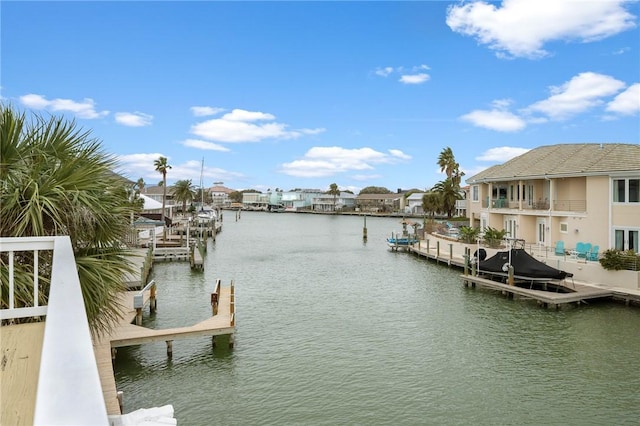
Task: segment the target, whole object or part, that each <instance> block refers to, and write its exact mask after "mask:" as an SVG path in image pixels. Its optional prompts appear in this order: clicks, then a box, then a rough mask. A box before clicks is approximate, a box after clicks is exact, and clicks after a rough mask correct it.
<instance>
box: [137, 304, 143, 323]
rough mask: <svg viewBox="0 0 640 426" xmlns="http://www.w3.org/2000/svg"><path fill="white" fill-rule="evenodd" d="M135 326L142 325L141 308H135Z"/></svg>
mask: <svg viewBox="0 0 640 426" xmlns="http://www.w3.org/2000/svg"><path fill="white" fill-rule="evenodd" d="M136 325H142V308H136Z"/></svg>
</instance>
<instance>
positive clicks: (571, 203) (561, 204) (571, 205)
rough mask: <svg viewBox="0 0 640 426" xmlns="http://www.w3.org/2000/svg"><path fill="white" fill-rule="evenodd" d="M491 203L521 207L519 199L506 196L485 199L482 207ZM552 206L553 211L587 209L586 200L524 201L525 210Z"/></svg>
mask: <svg viewBox="0 0 640 426" xmlns="http://www.w3.org/2000/svg"><path fill="white" fill-rule="evenodd" d="M489 204H491V208H492V209H515V210H518V209H519V208H520V203H519V202H518V201H510V200H507V199H506V198H493V199H491V200H489V199H485V200H483V201H482V208H485V209H486V208H488V206H489ZM549 207H552V210H553V211H571V212H585V211H587V201H586V200H552V202H551V203H549V201H548V200H542V201H535V202H531V203H529V202H528V201H523V202H522V209H523V210H549Z"/></svg>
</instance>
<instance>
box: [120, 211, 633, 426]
mask: <svg viewBox="0 0 640 426" xmlns="http://www.w3.org/2000/svg"><path fill="white" fill-rule="evenodd" d="M363 225H364V220H363V217H355V216H327V215H307V214H289V213H281V214H274V213H263V212H242V214H241V217H240V219H239V220H236V217H235V213H234V212H228V211H227V212H224V222H223V230H222V232H221V233H220V234H218V236H217V240H216V241H215V242H213V241H209V246H208V251H207V254H206V259H205V271H204V273H203V272H192V271H191V270H190V268H189V265H188V264H187V263H184V262H173V263H157V264H156V265H155V266H154V271H153V278H155V280H156V281H157V283H158V285H159V289H158V312H157V314H155V315H154V316H153V317H151V316H149V314H148V312H147V313H146V314H145V325H147V326H149V327H158V328H165V327H174V326H185V325H191V324H194V323H196V322H199V321H201V320H203V319H205V318H206V317H207V316H208V315H210V312H211V307H210V305H209V294H210V292H211V291H212V289H213V287H214V284H215V281H216V279H218V278H219V279H221V280H222V283H223V285H228V284H229V283H230V281H231V280H234V282H235V289H236V311H237V333H236V341H235V348H234V349H229V348H228V347H227V345H226V344H223V342H222V341H220V342H219V344H218V345H217V347H216V348H215V349H213V348H212V345H211V339H210V338H207V337H202V338H192V339H187V340H177V341H175V342H174V344H173V359H170V360H169V359H167V355H166V345H165V344H164V343H157V344H147V345H142V346H134V347H130V348H120V349H119V350H118V355H117V360H116V365H115V371H116V382H117V386H118V389H119V390H122V391H124V409H125V412H129V411H133V410H135V409H137V408H144V407H152V406H160V405H164V404H173V406H174V408H175V416H176V418H177V420H178V424H181V425H213V424H215V425H338V424H340V425H342V424H349V425H392V424H393V425H397V424H402V425H429V424H436V425H440V424H478V425H496V424H563V425H564V424H580V425H588V424H602V425H605V424H606V425H609V424H616V425H622V424H638V423H639V422H640V310H639V309H638V308H637V307H626V306H624V305H623V304H617V303H613V302H599V303H591V304H589V305H581V306H579V307H563V308H562V309H561V310H560V311H555V310H545V309H542V308H540V307H538V306H537V305H536V304H535V303H534V302H531V301H523V300H515V301H514V300H507V299H505V298H503V297H502V296H500V295H499V294H498V293H494V292H490V291H488V290H481V289H470V288H465V287H464V286H463V284H462V281H461V279H460V276H459V274H460V271H459V270H456V269H449V268H448V267H447V266H446V265H437V264H434V263H432V262H430V261H427V260H425V259H424V258H420V257H417V256H414V255H410V254H406V253H402V252H400V253H396V252H393V251H390V250H389V249H388V248H387V246H386V241H385V238H386V237H388V236H390V235H391V232H397V231H399V230H400V229H401V227H400V224H399V220H398V219H393V218H373V217H368V218H367V220H366V225H367V230H368V241H367V242H366V243H364V242H363V240H362V228H363Z"/></svg>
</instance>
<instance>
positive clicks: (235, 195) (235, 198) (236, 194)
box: [229, 191, 242, 203]
mask: <svg viewBox="0 0 640 426" xmlns="http://www.w3.org/2000/svg"><path fill="white" fill-rule="evenodd" d="M229 199H230V200H231V202H232V203H241V202H242V192H240V191H233V192H232V193H230V194H229Z"/></svg>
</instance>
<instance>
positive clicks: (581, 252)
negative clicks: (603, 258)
mask: <svg viewBox="0 0 640 426" xmlns="http://www.w3.org/2000/svg"><path fill="white" fill-rule="evenodd" d="M590 251H591V243H578V244H576V252H577V254H578V258H580V259H586V258H587V255H588V254H589V252H590Z"/></svg>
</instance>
